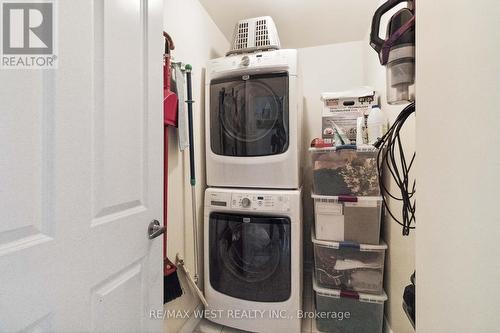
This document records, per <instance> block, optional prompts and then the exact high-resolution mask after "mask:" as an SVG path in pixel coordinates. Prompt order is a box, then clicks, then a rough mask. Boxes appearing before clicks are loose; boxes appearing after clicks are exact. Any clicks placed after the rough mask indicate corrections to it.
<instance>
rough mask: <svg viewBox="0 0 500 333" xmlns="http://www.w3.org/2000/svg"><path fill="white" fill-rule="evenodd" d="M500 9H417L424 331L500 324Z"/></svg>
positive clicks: (470, 5) (492, 3)
mask: <svg viewBox="0 0 500 333" xmlns="http://www.w3.org/2000/svg"><path fill="white" fill-rule="evenodd" d="M499 12H500V3H499V2H498V1H496V0H485V1H480V2H471V1H451V0H441V1H422V2H419V4H418V6H417V88H416V91H417V101H418V102H417V124H416V134H417V147H418V192H417V200H418V235H417V244H416V246H417V251H416V254H417V274H418V276H417V285H418V287H417V327H418V331H419V332H422V333H423V332H436V333H439V332H471V333H472V332H498V330H499V327H500V316H499V315H498V309H499V306H498V300H499V299H500V288H499V282H498V281H499V280H500V264H499V262H500V261H499V257H498V256H499V253H500V242H499V238H500V217H499V216H500V215H499V210H498V208H499V203H500V200H499V194H498V192H499V188H500V154H499V148H498V146H499V144H500V130H499V124H500V112H499V110H500V97H499V92H498V90H499V87H500V56H499V53H500V25H499V23H498V22H499V21H498V13H499ZM443 18H446V19H443Z"/></svg>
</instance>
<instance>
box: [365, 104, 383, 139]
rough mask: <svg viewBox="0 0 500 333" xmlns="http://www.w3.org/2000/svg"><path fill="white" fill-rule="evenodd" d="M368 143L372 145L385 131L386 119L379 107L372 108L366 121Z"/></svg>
mask: <svg viewBox="0 0 500 333" xmlns="http://www.w3.org/2000/svg"><path fill="white" fill-rule="evenodd" d="M367 127H368V143H369V144H374V143H375V142H376V141H377V139H378V138H381V137H382V136H383V135H384V133H385V132H386V131H387V117H386V116H385V114H384V112H382V110H381V109H380V106H379V105H374V106H372V109H371V111H370V114H369V115H368V121H367Z"/></svg>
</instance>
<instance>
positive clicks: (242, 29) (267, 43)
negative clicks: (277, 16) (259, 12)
mask: <svg viewBox="0 0 500 333" xmlns="http://www.w3.org/2000/svg"><path fill="white" fill-rule="evenodd" d="M278 49H280V40H279V37H278V30H277V29H276V24H274V21H273V19H272V18H271V17H270V16H261V17H254V18H249V19H245V20H241V21H238V23H237V24H236V27H235V28H234V34H233V43H232V45H231V50H230V51H229V52H227V53H226V55H231V54H237V53H249V52H255V51H259V50H278Z"/></svg>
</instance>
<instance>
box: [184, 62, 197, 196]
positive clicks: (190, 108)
mask: <svg viewBox="0 0 500 333" xmlns="http://www.w3.org/2000/svg"><path fill="white" fill-rule="evenodd" d="M185 69H186V82H187V84H186V85H187V100H186V103H187V106H188V127H189V131H188V132H189V171H190V175H191V185H193V186H194V185H195V184H196V177H195V169H194V137H193V103H194V101H193V91H192V83H191V71H192V69H193V68H192V67H191V65H189V64H186V66H185Z"/></svg>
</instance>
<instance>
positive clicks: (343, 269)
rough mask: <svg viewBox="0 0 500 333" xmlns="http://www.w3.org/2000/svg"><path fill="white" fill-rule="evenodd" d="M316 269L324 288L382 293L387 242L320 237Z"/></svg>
mask: <svg viewBox="0 0 500 333" xmlns="http://www.w3.org/2000/svg"><path fill="white" fill-rule="evenodd" d="M312 242H313V245H314V271H315V274H316V279H317V282H318V286H320V287H321V288H333V289H342V290H346V291H356V292H363V293H369V294H382V293H383V281H384V261H385V250H386V249H387V245H386V244H385V243H381V244H380V245H367V244H356V243H350V242H327V241H320V240H317V239H316V236H315V234H314V231H313V233H312Z"/></svg>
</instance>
